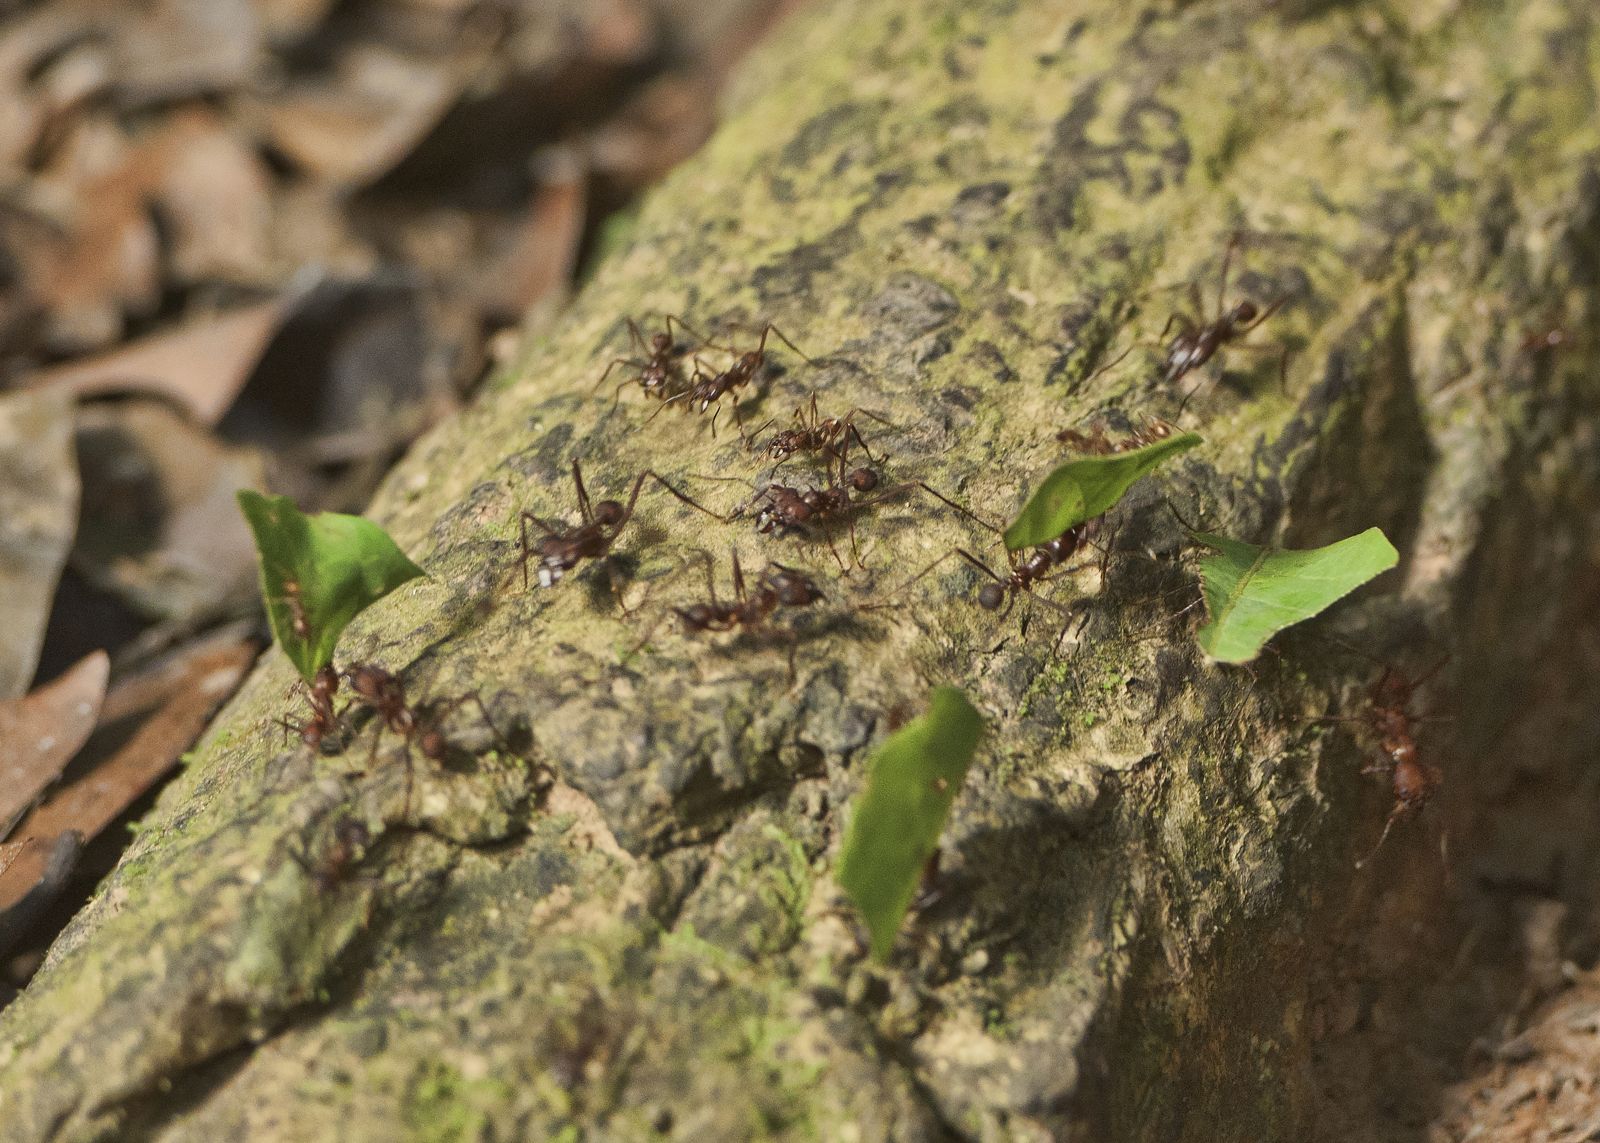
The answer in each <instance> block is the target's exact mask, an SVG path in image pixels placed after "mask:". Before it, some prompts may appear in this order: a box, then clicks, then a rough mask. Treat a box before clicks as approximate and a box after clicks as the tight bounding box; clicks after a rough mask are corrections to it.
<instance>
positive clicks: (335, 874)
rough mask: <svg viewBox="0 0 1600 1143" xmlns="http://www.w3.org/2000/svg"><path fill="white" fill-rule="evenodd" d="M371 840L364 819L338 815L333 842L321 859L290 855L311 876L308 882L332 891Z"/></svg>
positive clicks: (329, 891)
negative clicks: (317, 860) (312, 861)
mask: <svg viewBox="0 0 1600 1143" xmlns="http://www.w3.org/2000/svg"><path fill="white" fill-rule="evenodd" d="M371 843H372V833H371V831H370V830H368V829H367V827H366V824H365V823H364V822H361V821H359V820H358V819H356V818H352V817H341V818H340V819H339V820H338V821H336V822H335V823H334V824H333V844H332V845H330V846H329V847H328V852H327V853H325V854H323V857H322V860H321V861H320V862H317V863H316V864H314V865H313V864H312V863H311V861H310V860H309V859H308V858H306V857H305V856H303V855H301V854H298V853H292V852H291V853H290V855H289V856H290V857H292V858H294V860H295V862H296V863H297V864H298V865H299V866H300V868H302V869H304V870H305V871H306V873H307V874H308V875H309V876H310V878H311V884H312V885H313V886H314V887H315V888H316V890H317V892H318V893H320V894H323V895H326V894H329V893H332V892H333V891H334V890H335V889H337V888H338V887H339V885H340V884H341V883H342V882H344V881H345V880H346V879H347V878H348V877H349V875H350V870H351V868H352V867H353V866H354V865H355V863H356V862H357V861H358V860H360V856H361V851H363V850H365V849H366V848H367V846H368V845H370V844H371Z"/></svg>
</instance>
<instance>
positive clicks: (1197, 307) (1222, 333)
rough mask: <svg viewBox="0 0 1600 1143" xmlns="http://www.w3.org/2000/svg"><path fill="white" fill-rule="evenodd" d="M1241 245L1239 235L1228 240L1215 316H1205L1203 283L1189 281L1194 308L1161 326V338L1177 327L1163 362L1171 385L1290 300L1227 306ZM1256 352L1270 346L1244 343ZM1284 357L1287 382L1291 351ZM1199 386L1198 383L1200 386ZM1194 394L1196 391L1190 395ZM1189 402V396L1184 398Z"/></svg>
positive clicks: (1281, 369)
mask: <svg viewBox="0 0 1600 1143" xmlns="http://www.w3.org/2000/svg"><path fill="white" fill-rule="evenodd" d="M1238 246H1239V237H1238V235H1235V236H1234V237H1233V238H1232V239H1231V240H1230V241H1229V242H1228V249H1227V252H1226V253H1225V254H1223V256H1222V272H1221V273H1220V274H1219V275H1218V280H1217V304H1216V309H1215V310H1214V311H1213V316H1211V317H1209V318H1208V317H1206V316H1205V313H1206V311H1205V303H1204V302H1203V301H1202V300H1201V296H1200V286H1199V284H1198V283H1194V282H1191V283H1190V284H1189V304H1190V305H1191V306H1192V307H1193V308H1192V310H1191V311H1189V312H1184V311H1181V310H1180V311H1179V312H1177V313H1175V314H1173V315H1172V316H1171V317H1169V318H1168V319H1167V324H1166V325H1165V326H1163V327H1162V329H1161V340H1165V339H1166V336H1167V334H1168V333H1171V332H1172V329H1173V327H1177V331H1178V332H1177V334H1176V335H1175V336H1174V337H1173V338H1172V340H1171V341H1170V342H1167V348H1166V357H1165V359H1164V360H1163V361H1162V364H1161V369H1162V379H1163V380H1164V381H1165V382H1166V383H1167V384H1168V385H1173V384H1176V383H1177V382H1178V381H1179V380H1180V379H1182V378H1183V377H1184V376H1186V375H1187V374H1189V373H1192V372H1194V370H1196V369H1199V368H1200V367H1201V366H1203V365H1205V364H1206V363H1207V362H1208V361H1210V360H1211V359H1212V358H1213V357H1215V356H1216V354H1217V352H1218V350H1220V349H1222V348H1223V347H1224V346H1226V345H1231V344H1233V343H1235V342H1238V341H1239V340H1240V339H1241V338H1243V337H1244V336H1245V335H1246V334H1248V333H1249V332H1250V331H1251V330H1253V329H1255V328H1256V327H1257V326H1258V325H1260V324H1261V323H1262V322H1264V321H1266V320H1267V319H1268V318H1270V317H1271V316H1272V315H1273V314H1275V313H1277V312H1278V308H1279V307H1280V306H1282V305H1283V303H1284V301H1285V300H1286V299H1284V298H1282V297H1280V298H1278V299H1276V300H1275V301H1273V302H1271V303H1269V304H1268V305H1267V306H1266V307H1265V308H1264V309H1263V308H1261V307H1259V306H1257V305H1256V303H1255V302H1252V301H1250V300H1249V299H1248V298H1247V299H1245V300H1244V301H1241V302H1238V303H1236V304H1235V305H1234V306H1233V307H1232V308H1231V309H1230V308H1225V307H1226V306H1227V294H1228V269H1229V266H1230V264H1231V263H1232V261H1233V252H1234V250H1236V249H1237V248H1238ZM1239 348H1241V349H1248V350H1252V351H1256V352H1270V351H1271V350H1270V347H1268V346H1240V347H1239ZM1281 352H1282V355H1283V356H1282V359H1281V360H1280V362H1279V367H1278V368H1279V374H1280V379H1282V380H1284V381H1285V382H1286V381H1287V378H1288V367H1289V353H1288V350H1286V349H1284V350H1281ZM1196 388H1197V389H1198V386H1197V387H1196ZM1189 396H1190V397H1192V396H1194V393H1193V392H1191V393H1190V394H1189ZM1184 400H1185V402H1187V400H1188V398H1187V397H1186V398H1184Z"/></svg>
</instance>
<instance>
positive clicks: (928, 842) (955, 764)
mask: <svg viewBox="0 0 1600 1143" xmlns="http://www.w3.org/2000/svg"><path fill="white" fill-rule="evenodd" d="M982 734H983V716H982V715H980V714H979V713H978V712H977V710H975V709H974V708H973V706H972V703H971V702H969V701H968V700H967V696H966V695H964V694H962V693H961V692H960V691H959V690H957V689H956V688H955V687H935V688H934V690H933V693H932V694H931V695H930V696H929V698H928V713H926V714H924V715H923V716H922V717H921V718H918V719H914V720H913V721H912V722H910V723H908V724H907V725H905V726H904V727H902V728H901V729H899V730H897V731H895V732H894V733H893V734H892V735H890V736H889V739H888V741H886V742H885V743H884V744H883V745H882V746H881V747H879V748H878V750H877V752H876V753H875V754H874V755H873V756H872V759H871V760H870V761H869V762H868V763H867V785H866V788H865V789H864V790H863V791H862V792H861V793H860V794H859V795H858V796H857V797H856V799H855V803H854V806H853V807H852V812H851V815H850V828H849V832H848V833H846V834H845V839H844V848H843V851H842V852H841V854H840V857H839V873H838V880H839V885H840V886H841V887H842V888H843V889H844V891H845V892H846V893H848V894H849V895H850V899H851V900H852V901H854V902H855V904H856V908H858V909H860V910H861V913H862V916H863V917H865V918H866V922H867V929H868V931H869V932H870V933H871V936H872V955H873V956H874V957H875V958H877V959H878V960H880V961H881V960H886V959H888V956H889V951H890V950H891V949H892V948H893V947H894V939H895V936H896V934H898V933H899V931H900V923H901V922H902V921H903V920H904V919H905V915H906V911H907V910H908V909H909V908H910V907H911V902H912V899H913V898H914V897H915V896H916V895H917V889H918V887H919V886H920V885H921V884H922V880H923V874H924V871H925V870H927V869H928V868H929V863H930V861H931V860H932V858H933V855H934V854H935V853H936V852H937V851H938V845H939V834H940V833H941V832H942V831H943V829H944V823H945V819H946V818H947V817H949V815H950V806H951V804H952V803H954V802H955V800H956V795H957V794H958V793H960V792H961V783H962V782H963V781H964V780H965V779H966V776H967V768H968V767H969V766H970V765H971V764H972V756H973V754H974V753H975V752H976V750H977V748H978V739H979V738H980V737H981V736H982Z"/></svg>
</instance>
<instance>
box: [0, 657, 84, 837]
mask: <svg viewBox="0 0 1600 1143" xmlns="http://www.w3.org/2000/svg"><path fill="white" fill-rule="evenodd" d="M110 673H111V659H110V657H109V656H107V655H106V653H105V652H104V651H96V652H94V653H93V654H91V655H87V656H85V657H84V658H83V659H81V660H79V661H78V663H77V664H76V665H75V666H73V667H72V668H71V669H70V670H68V671H67V672H66V673H65V674H63V675H62V676H61V677H60V678H58V679H55V680H54V681H52V682H50V683H47V684H46V685H44V686H42V687H39V688H38V689H37V690H35V691H33V692H32V693H30V694H28V695H25V696H24V697H22V698H18V699H11V700H9V701H7V702H0V839H3V838H4V837H5V835H6V834H7V833H9V832H10V830H11V826H12V824H13V823H14V822H15V821H16V820H17V818H18V816H19V815H21V814H22V812H23V811H24V810H26V809H27V808H28V807H29V806H30V805H32V804H33V801H34V799H35V798H37V797H38V796H39V795H40V794H41V793H43V792H44V790H45V788H46V787H48V786H49V785H50V783H51V782H54V781H55V780H56V778H57V777H58V776H59V775H60V774H61V771H62V769H64V768H65V767H66V764H67V763H68V762H70V761H72V757H73V755H75V754H77V752H78V750H79V749H80V748H81V747H82V746H83V744H84V743H85V742H87V741H88V740H89V735H90V733H91V732H92V731H93V730H94V727H95V723H96V721H98V719H99V717H100V704H101V702H102V701H103V700H104V699H105V695H106V679H107V678H108V677H109V676H110Z"/></svg>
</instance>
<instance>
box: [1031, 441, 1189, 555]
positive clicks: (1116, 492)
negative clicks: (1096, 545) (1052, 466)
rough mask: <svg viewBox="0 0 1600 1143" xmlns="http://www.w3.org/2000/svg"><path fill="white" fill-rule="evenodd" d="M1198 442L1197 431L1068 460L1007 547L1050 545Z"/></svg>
mask: <svg viewBox="0 0 1600 1143" xmlns="http://www.w3.org/2000/svg"><path fill="white" fill-rule="evenodd" d="M1200 440H1201V438H1200V434H1198V433H1179V434H1178V435H1177V436H1172V437H1168V438H1167V439H1166V440H1164V441H1156V443H1155V444H1148V445H1145V446H1144V447H1143V448H1135V449H1129V450H1128V451H1127V452H1118V453H1112V454H1111V455H1110V456H1085V457H1080V458H1078V459H1077V460H1069V461H1067V463H1066V464H1063V465H1062V466H1061V467H1060V468H1058V469H1056V470H1055V471H1054V472H1052V473H1051V474H1050V475H1049V476H1047V477H1045V478H1044V482H1043V483H1041V484H1040V485H1039V487H1038V488H1037V489H1036V490H1035V491H1034V494H1033V495H1032V496H1031V497H1029V499H1028V503H1027V504H1025V505H1024V506H1023V509H1022V511H1021V512H1020V513H1019V514H1018V515H1017V518H1016V520H1015V521H1014V522H1013V523H1012V525H1011V527H1009V528H1007V529H1006V547H1007V548H1009V549H1011V550H1012V551H1013V552H1017V551H1021V550H1022V549H1023V548H1031V547H1034V546H1036V545H1038V544H1043V543H1048V542H1049V541H1050V540H1053V539H1055V538H1056V537H1057V536H1059V535H1061V533H1062V532H1065V531H1066V530H1067V529H1068V528H1071V527H1073V526H1074V525H1077V524H1081V523H1083V522H1084V521H1085V520H1093V519H1094V518H1095V517H1096V516H1099V515H1101V514H1102V513H1104V512H1106V511H1108V510H1109V509H1110V508H1111V507H1113V506H1114V505H1115V504H1116V502H1117V501H1118V500H1121V499H1122V494H1123V493H1125V492H1127V491H1128V488H1129V487H1130V486H1131V485H1132V484H1133V482H1134V481H1135V480H1138V479H1139V478H1140V477H1141V476H1143V475H1144V474H1145V473H1147V472H1149V471H1150V470H1151V469H1152V468H1155V467H1156V465H1158V464H1160V463H1161V462H1162V461H1165V460H1167V459H1169V458H1171V457H1174V456H1177V455H1178V454H1179V453H1180V452H1184V451H1186V450H1188V449H1191V448H1193V447H1194V446H1195V445H1197V444H1199V443H1200Z"/></svg>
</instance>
